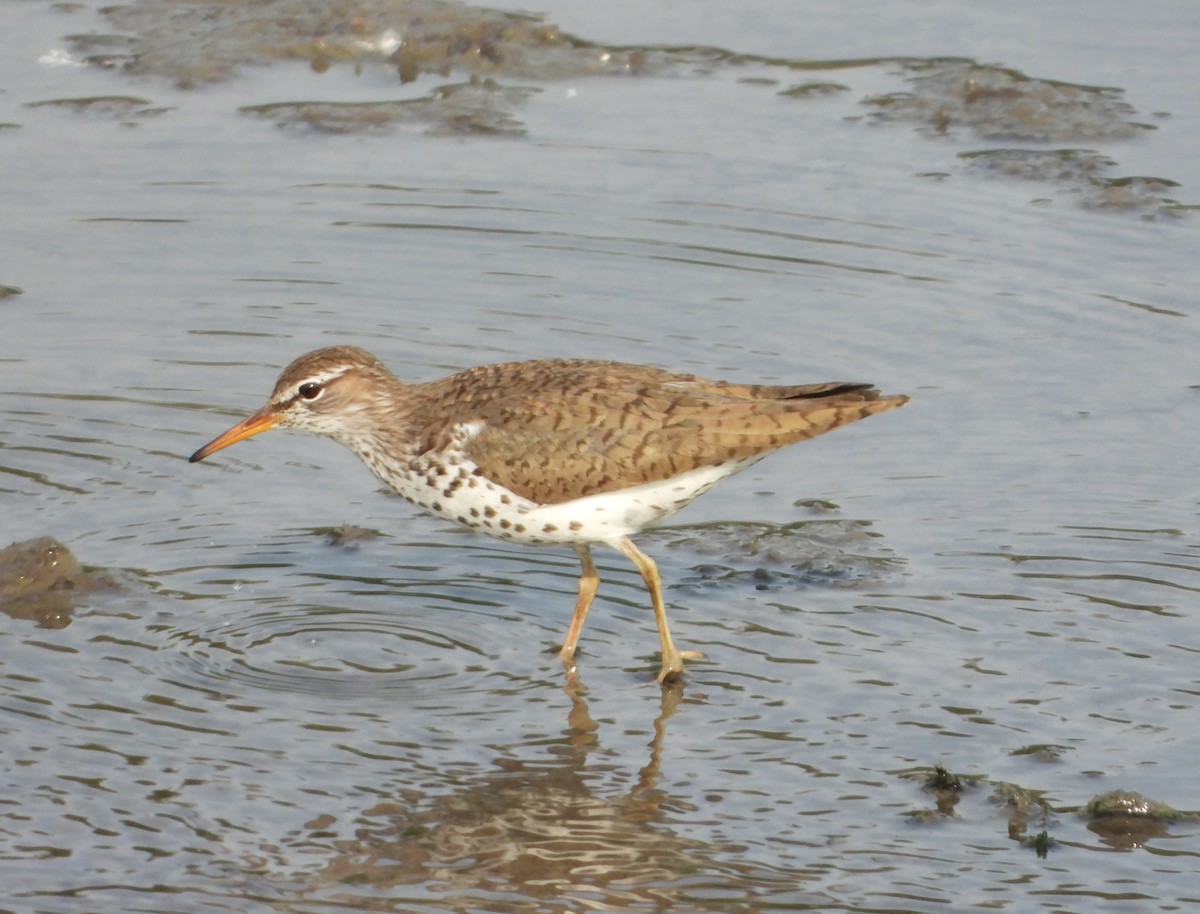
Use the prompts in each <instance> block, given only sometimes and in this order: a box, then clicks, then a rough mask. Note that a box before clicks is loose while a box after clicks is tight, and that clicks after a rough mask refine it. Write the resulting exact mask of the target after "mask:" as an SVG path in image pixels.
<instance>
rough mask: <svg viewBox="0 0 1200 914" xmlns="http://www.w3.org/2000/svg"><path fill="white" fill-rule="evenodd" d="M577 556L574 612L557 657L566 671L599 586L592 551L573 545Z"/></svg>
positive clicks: (573, 663)
mask: <svg viewBox="0 0 1200 914" xmlns="http://www.w3.org/2000/svg"><path fill="white" fill-rule="evenodd" d="M575 554H576V555H577V556H579V564H580V565H581V566H582V568H581V569H580V571H579V598H578V599H577V600H576V601H575V614H574V615H573V616H571V627H570V628H568V629H567V637H566V638H565V639H564V640H563V646H562V650H561V651H559V652H558V659H559V660H561V661H562V665H563V666H565V667H566V668H567V670H568V671H571V670H574V669H575V648H576V647H577V646H578V645H579V635H580V634H581V633H582V632H583V622H584V620H585V619H586V618H587V614H588V610H589V609H590V608H591V606H592V599H593V598H594V597H595V596H596V591H597V590H598V589H599V587H600V575H598V574H597V573H596V563H595V562H593V561H592V551H591V550H590V549H589V548H588V547H587V546H584V545H579V546H576V547H575Z"/></svg>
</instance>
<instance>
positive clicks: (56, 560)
mask: <svg viewBox="0 0 1200 914" xmlns="http://www.w3.org/2000/svg"><path fill="white" fill-rule="evenodd" d="M107 583H108V582H107V579H105V578H103V577H102V576H98V575H95V574H92V573H90V572H88V571H85V570H84V568H83V567H82V566H81V565H80V564H79V561H78V560H77V559H76V558H75V556H74V555H73V554H72V553H71V550H70V549H68V548H67V547H66V546H64V545H63V544H62V543H60V542H59V541H58V540H56V539H54V538H53V537H50V536H42V537H38V538H37V539H31V540H25V541H24V542H19V543H13V544H12V545H10V546H8V547H7V548H5V549H0V612H3V613H5V614H6V615H9V616H11V617H12V618H14V619H32V620H33V621H35V622H36V623H37V625H38V627H39V628H65V627H66V626H68V625H70V624H71V616H72V613H73V612H74V610H75V608H76V606H77V605H78V603H79V602H80V597H81V596H82V595H84V594H86V593H88V592H89V591H92V590H94V589H96V588H97V587H98V586H107Z"/></svg>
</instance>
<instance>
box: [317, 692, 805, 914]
mask: <svg viewBox="0 0 1200 914" xmlns="http://www.w3.org/2000/svg"><path fill="white" fill-rule="evenodd" d="M564 691H565V692H566V694H567V696H568V697H569V699H570V702H571V706H570V710H569V712H568V718H567V719H568V726H567V728H566V730H565V731H564V738H563V739H562V740H561V741H557V742H556V743H555V744H553V745H552V746H550V747H548V751H547V755H546V758H545V759H544V760H541V761H538V762H526V761H520V760H516V759H508V758H500V759H497V760H496V761H495V763H494V766H493V769H492V770H491V771H488V772H485V773H482V774H480V775H477V776H472V777H469V778H467V779H465V781H464V782H463V783H462V784H461V785H459V786H458V788H457V789H456V790H454V791H453V792H452V793H449V794H445V795H442V796H439V797H435V798H433V799H432V800H429V799H428V798H424V797H413V798H411V799H410V798H389V799H386V800H383V801H381V802H380V803H378V804H376V805H375V806H373V807H371V808H369V809H367V810H364V811H363V813H362V818H363V819H364V820H365V821H366V822H367V824H366V826H365V827H363V828H361V829H359V831H358V834H357V836H356V837H355V838H354V839H353V840H350V841H338V842H336V843H335V844H334V846H333V848H332V850H333V853H334V858H333V859H332V860H331V861H330V862H329V863H328V864H327V865H326V866H325V868H324V869H323V870H322V872H321V873H320V874H319V876H318V878H317V880H316V881H315V883H314V885H312V886H310V888H309V890H308V892H316V893H319V894H320V895H322V896H324V897H325V898H326V900H330V901H338V900H344V901H345V902H346V903H350V904H355V905H357V904H360V903H361V897H362V896H361V889H356V891H355V893H354V894H353V895H345V896H344V897H343V896H342V895H341V893H340V891H339V889H338V888H335V887H336V886H350V885H353V886H356V887H357V886H362V885H367V886H370V888H371V889H372V890H373V891H379V890H394V889H396V888H397V887H400V886H422V887H423V890H424V891H426V892H430V893H433V894H434V895H437V896H441V897H442V898H443V900H445V901H452V903H453V904H454V907H455V908H456V909H457V908H458V907H459V906H460V905H461V906H463V909H472V910H474V909H476V908H475V906H476V905H479V906H485V907H481V908H479V909H486V910H490V911H523V910H531V911H532V910H538V911H576V910H616V911H634V910H639V911H640V910H664V909H668V908H669V909H670V910H673V911H685V910H712V908H711V907H710V905H709V904H708V903H705V902H703V901H702V900H701V899H703V898H704V897H705V895H706V893H709V892H712V891H713V890H718V891H719V892H720V894H721V896H722V897H723V898H724V899H725V903H728V904H731V905H733V904H735V903H736V902H738V901H741V900H743V899H749V898H752V897H756V898H759V899H766V898H768V897H770V896H772V895H774V894H776V893H782V894H783V895H784V896H785V897H787V898H789V899H792V900H796V899H797V898H798V892H797V884H796V883H797V878H798V877H797V874H795V873H792V874H779V873H771V872H768V871H766V870H762V869H761V868H757V867H753V866H749V865H745V866H739V865H737V864H728V863H724V864H723V863H720V862H719V857H720V856H726V857H728V856H730V855H736V852H737V850H738V849H737V848H736V847H734V846H728V845H726V846H717V845H712V844H706V843H705V842H703V841H701V840H698V839H695V838H690V837H685V836H684V835H683V834H681V833H680V831H681V829H679V828H677V827H676V826H675V825H674V823H675V822H676V821H677V820H680V819H688V818H691V817H694V816H695V815H696V814H697V812H698V809H697V808H696V807H695V806H694V805H692V804H690V803H688V802H687V801H685V800H683V799H681V798H678V797H671V796H670V795H669V794H667V793H666V792H664V791H663V790H661V789H660V788H659V786H658V782H659V776H660V773H661V767H662V758H663V743H664V740H665V739H666V735H667V730H668V726H667V725H668V722H669V721H670V720H671V718H672V717H673V716H674V715H675V714H676V712H677V710H678V708H679V704H680V701H681V700H682V698H683V692H684V686H683V684H682V683H680V682H676V683H672V684H669V685H667V686H664V687H663V689H662V698H661V701H660V704H659V709H658V716H657V717H656V718H655V720H654V735H653V738H652V739H651V741H650V744H649V758H648V759H647V761H646V764H645V765H644V766H643V767H642V768H641V770H640V771H639V772H638V775H637V778H636V781H635V783H634V784H633V785H632V786H631V787H630V788H629V789H628V790H627V791H625V792H623V793H621V794H619V795H616V796H604V795H600V793H599V792H598V791H597V790H596V789H595V788H594V787H593V786H592V785H593V783H594V781H595V774H596V771H597V769H600V770H603V769H604V768H605V767H607V766H608V764H609V763H607V761H606V760H605V753H604V752H603V749H602V741H601V739H600V737H599V735H598V733H599V728H598V725H597V724H596V722H595V721H594V720H593V719H592V717H591V715H590V713H589V711H588V705H587V701H586V699H585V697H584V695H585V689H584V687H583V685H582V684H581V683H578V682H575V683H573V684H570V685H568V686H567V687H566V688H565V689H564ZM330 824H331V823H330V822H328V821H318V822H315V823H313V827H314V832H317V833H319V831H320V830H321V829H324V828H328V827H329V825H330ZM305 837H306V839H307V840H309V841H311V840H313V839H314V838H315V837H316V835H315V834H314V835H310V836H305ZM308 892H306V893H305V894H308ZM514 893H515V894H514ZM391 897H393V898H395V896H394V895H392V896H391ZM521 899H524V900H521ZM534 899H537V900H538V901H534ZM806 900H807V902H808V903H812V902H813V901H814V900H815V899H813V898H811V897H810V898H807V899H806ZM540 902H545V903H540ZM407 903H408V902H407V900H401V899H396V900H394V901H393V902H392V903H390V904H389V903H383V902H377V904H378V907H377V908H373V909H375V910H397V911H400V910H407V908H406V907H405V905H406V904H407Z"/></svg>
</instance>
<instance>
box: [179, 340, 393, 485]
mask: <svg viewBox="0 0 1200 914" xmlns="http://www.w3.org/2000/svg"><path fill="white" fill-rule="evenodd" d="M398 384H399V382H398V381H397V380H396V378H395V377H394V376H393V375H392V373H391V372H389V371H388V370H387V369H386V368H385V367H384V366H383V364H382V363H381V362H380V361H379V360H378V359H376V358H375V357H374V356H373V355H371V354H370V353H369V352H367V351H366V350H364V349H359V348H357V347H355V346H332V347H329V348H327V349H317V350H315V351H313V352H309V353H306V354H305V355H302V356H300V358H298V359H296V361H294V362H292V364H290V365H289V366H288V367H287V368H285V369H284V370H283V373H282V374H281V375H280V376H279V380H278V381H276V382H275V389H274V390H273V391H272V392H271V396H270V397H269V398H268V400H267V402H266V405H264V406H263V407H262V409H260V410H258V412H256V413H254V414H253V415H251V416H249V417H248V418H246V419H244V420H243V421H241V422H239V423H238V424H237V425H235V426H233V428H231V429H229V430H228V431H226V432H224V433H222V434H220V435H218V436H217V437H216V438H214V439H213V440H212V441H210V442H209V443H208V444H206V445H204V447H202V448H200V449H199V450H198V451H196V453H194V454H192V456H191V457H189V458H188V461H189V462H190V463H195V462H196V461H198V460H203V459H204V458H205V457H208V456H209V455H211V454H215V453H216V452H217V451H219V450H222V449H224V448H227V447H229V446H230V445H231V444H237V442H239V441H242V440H244V439H246V438H250V437H252V436H253V435H257V434H259V433H260V432H265V431H267V430H268V429H272V428H295V429H299V430H301V431H306V432H311V433H313V434H316V435H326V436H328V437H331V438H337V439H339V440H343V441H346V440H349V439H352V438H353V437H354V436H355V435H356V434H358V433H359V432H363V431H369V429H370V427H371V421H372V420H371V419H370V416H371V414H372V413H373V412H375V411H377V410H378V409H379V408H381V407H384V408H386V406H387V405H388V402H387V400H388V397H389V395H390V394H391V393H392V392H393V391H394V390H395V388H396V386H397V385H398Z"/></svg>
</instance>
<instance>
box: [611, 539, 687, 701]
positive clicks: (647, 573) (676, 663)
mask: <svg viewBox="0 0 1200 914" xmlns="http://www.w3.org/2000/svg"><path fill="white" fill-rule="evenodd" d="M613 545H614V546H615V547H616V548H617V550H618V551H619V552H620V553H621V554H622V555H624V556H626V557H627V558H628V559H629V560H630V561H631V562H633V564H635V565H636V566H637V570H638V571H639V572H641V575H642V580H643V581H645V582H646V588H647V589H648V590H649V591H650V603H651V605H653V607H654V620H655V621H656V622H657V623H658V638H659V640H660V641H661V642H662V669H660V670H659V672H658V681H659V682H671V681H673V680H675V679H678V678H679V676H680V675H681V674H682V673H683V661H684V660H699V659H701V658H703V657H704V655H703V654H701V653H700V652H699V651H681V650H679V648H677V647H676V646H675V642H674V641H673V640H672V639H671V629H670V627H669V626H668V625H667V608H666V606H665V605H664V603H663V595H662V578H660V577H659V575H658V566H657V565H655V564H654V559H652V558H650V556H648V555H646V553H644V552H642V551H641V550H640V549H638V547H637V546H635V545H634V544H633V540H631V539H630V538H629V537H627V536H623V537H621V539H619V540H617V541H616V542H615V543H614V544H613Z"/></svg>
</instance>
